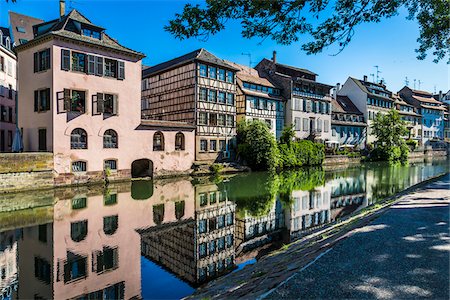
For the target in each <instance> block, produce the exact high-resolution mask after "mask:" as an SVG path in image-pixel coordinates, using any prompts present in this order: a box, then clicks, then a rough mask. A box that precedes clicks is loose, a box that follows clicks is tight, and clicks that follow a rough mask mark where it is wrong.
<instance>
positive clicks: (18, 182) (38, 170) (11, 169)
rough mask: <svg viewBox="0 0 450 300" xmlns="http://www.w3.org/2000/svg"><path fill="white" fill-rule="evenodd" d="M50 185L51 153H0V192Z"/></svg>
mask: <svg viewBox="0 0 450 300" xmlns="http://www.w3.org/2000/svg"><path fill="white" fill-rule="evenodd" d="M51 187H53V155H52V154H51V153H0V193H5V192H14V191H20V190H28V189H36V188H40V189H42V188H51Z"/></svg>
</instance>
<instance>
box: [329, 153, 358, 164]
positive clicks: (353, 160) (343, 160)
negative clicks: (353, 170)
mask: <svg viewBox="0 0 450 300" xmlns="http://www.w3.org/2000/svg"><path fill="white" fill-rule="evenodd" d="M360 162H361V158H360V157H348V156H347V155H330V156H326V157H325V160H324V161H323V166H326V167H331V166H334V165H348V164H359V163H360Z"/></svg>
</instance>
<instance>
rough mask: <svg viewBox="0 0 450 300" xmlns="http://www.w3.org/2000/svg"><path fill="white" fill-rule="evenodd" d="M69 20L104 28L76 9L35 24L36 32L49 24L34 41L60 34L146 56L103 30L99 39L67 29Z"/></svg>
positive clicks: (64, 36) (60, 35)
mask: <svg viewBox="0 0 450 300" xmlns="http://www.w3.org/2000/svg"><path fill="white" fill-rule="evenodd" d="M69 20H74V21H78V22H80V23H83V24H87V25H90V26H94V27H96V28H98V29H99V30H103V28H101V27H99V26H96V25H94V24H92V23H91V22H90V21H89V20H88V19H87V18H86V17H84V16H83V15H82V14H81V13H80V12H78V11H77V10H75V9H74V10H72V11H71V12H70V13H68V14H67V15H65V16H64V17H62V18H61V19H55V20H52V21H49V22H45V23H42V24H37V25H34V26H33V29H34V31H35V32H37V29H38V28H42V27H43V25H44V24H46V25H48V29H46V30H43V31H42V32H39V34H38V35H37V36H36V37H35V38H34V39H33V40H34V41H35V40H39V39H41V38H44V37H47V36H59V37H63V38H68V39H71V40H76V41H80V42H86V43H89V44H95V45H97V46H102V47H105V48H109V49H113V50H117V51H121V52H125V53H128V54H132V55H136V56H139V57H141V58H142V57H144V56H145V55H144V54H142V53H140V52H137V51H134V50H132V49H130V48H127V47H124V46H122V45H120V44H119V43H118V42H117V41H116V40H114V39H112V38H111V37H110V36H108V35H107V34H106V33H105V32H103V31H102V32H101V39H100V40H99V39H95V38H92V37H88V36H84V35H82V34H79V33H76V32H73V31H70V30H67V29H66V26H67V24H68V22H69ZM19 48H20V46H19Z"/></svg>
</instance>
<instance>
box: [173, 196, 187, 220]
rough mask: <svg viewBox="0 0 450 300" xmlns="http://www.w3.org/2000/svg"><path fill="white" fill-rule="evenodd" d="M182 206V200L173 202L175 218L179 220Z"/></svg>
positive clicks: (182, 211) (183, 205)
mask: <svg viewBox="0 0 450 300" xmlns="http://www.w3.org/2000/svg"><path fill="white" fill-rule="evenodd" d="M184 207H185V203H184V200H183V201H178V202H175V217H176V218H177V220H180V219H181V218H182V217H183V216H184Z"/></svg>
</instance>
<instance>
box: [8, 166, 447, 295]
mask: <svg viewBox="0 0 450 300" xmlns="http://www.w3.org/2000/svg"><path fill="white" fill-rule="evenodd" d="M446 170H448V164H447V161H437V162H436V161H433V162H428V163H418V164H411V165H409V166H396V167H390V166H387V165H381V164H370V165H362V166H359V167H358V168H353V169H346V170H341V171H334V172H326V173H325V172H324V171H323V170H320V169H309V170H300V171H295V172H286V173H281V174H275V175H271V174H267V173H252V174H241V175H237V176H231V177H226V178H222V179H217V178H216V179H214V180H209V179H205V178H203V179H196V180H192V181H191V180H188V179H182V180H166V181H159V182H156V183H154V184H153V183H152V182H145V181H140V182H133V183H132V184H128V183H127V184H116V185H111V186H109V187H108V188H106V189H105V188H103V187H89V188H87V187H84V188H70V189H58V190H52V191H42V192H36V193H33V194H32V195H30V194H29V193H28V194H22V195H21V194H17V195H15V196H12V195H2V196H1V197H2V198H0V204H1V206H0V207H1V208H2V211H1V212H0V231H1V233H0V242H1V244H0V246H1V248H0V271H1V282H0V288H1V293H2V294H1V295H2V296H1V297H2V298H3V299H29V298H35V299H41V298H56V299H61V298H75V299H92V298H95V299H97V298H105V299H129V298H179V297H183V296H186V295H188V294H190V293H192V292H193V289H194V288H195V287H197V286H199V285H201V284H204V283H206V282H208V281H210V280H212V279H214V278H217V277H218V276H224V275H226V274H227V273H229V272H232V271H233V270H235V269H236V268H237V267H238V266H239V265H242V264H245V263H248V262H252V261H254V260H255V259H256V260H257V259H259V258H260V257H261V256H262V255H265V254H267V253H268V252H269V251H271V250H273V249H274V248H277V247H280V246H281V245H282V244H283V243H286V242H289V241H292V240H295V239H297V238H299V237H301V236H303V235H305V234H307V233H310V232H312V231H314V230H316V229H318V228H322V227H323V226H324V225H326V224H330V223H332V222H335V221H336V220H338V219H341V218H343V217H345V216H346V215H349V214H351V213H354V212H356V211H358V210H360V209H362V208H364V207H367V206H368V205H371V204H373V203H374V202H376V201H378V200H379V199H381V198H383V197H385V196H388V195H391V194H392V193H395V192H397V191H399V190H401V189H404V188H406V187H408V186H410V185H412V184H415V183H418V182H420V181H422V180H424V179H426V178H428V177H430V176H433V175H436V174H439V173H443V172H444V171H446ZM30 199H31V201H32V203H36V201H38V202H39V201H40V202H39V203H38V204H41V205H36V207H35V208H33V209H27V205H29V203H30ZM48 199H51V201H50V202H49V200H48ZM33 201H34V202H33Z"/></svg>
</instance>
